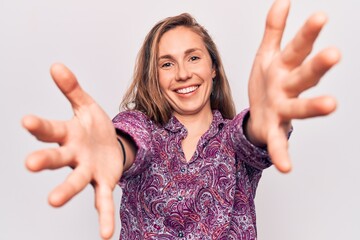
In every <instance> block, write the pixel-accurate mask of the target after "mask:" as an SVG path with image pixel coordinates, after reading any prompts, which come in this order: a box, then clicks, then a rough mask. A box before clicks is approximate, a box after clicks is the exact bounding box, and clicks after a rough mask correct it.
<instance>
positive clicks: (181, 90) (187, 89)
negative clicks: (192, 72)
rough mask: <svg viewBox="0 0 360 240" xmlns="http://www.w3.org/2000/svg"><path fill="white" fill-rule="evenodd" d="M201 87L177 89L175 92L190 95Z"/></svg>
mask: <svg viewBox="0 0 360 240" xmlns="http://www.w3.org/2000/svg"><path fill="white" fill-rule="evenodd" d="M199 86H200V85H196V86H191V87H186V88H179V89H176V90H175V92H176V93H180V94H188V93H192V92H194V91H195V90H196V89H198V88H199Z"/></svg>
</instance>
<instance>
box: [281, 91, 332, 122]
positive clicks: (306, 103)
mask: <svg viewBox="0 0 360 240" xmlns="http://www.w3.org/2000/svg"><path fill="white" fill-rule="evenodd" d="M335 109H336V100H335V99H334V98H333V97H330V96H322V97H316V98H312V99H300V98H296V99H292V100H289V101H288V102H287V103H284V104H283V105H282V106H281V107H280V114H281V117H282V118H283V119H285V120H291V119H305V118H311V117H317V116H325V115H328V114H330V113H332V112H333V111H335Z"/></svg>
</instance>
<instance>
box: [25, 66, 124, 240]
mask: <svg viewBox="0 0 360 240" xmlns="http://www.w3.org/2000/svg"><path fill="white" fill-rule="evenodd" d="M51 75H52V77H53V79H54V81H55V83H56V84H57V86H58V87H59V89H60V90H61V91H62V92H63V94H64V95H65V96H66V97H67V99H68V100H69V101H70V103H71V106H72V108H73V111H74V117H73V118H72V119H71V120H68V121H53V120H46V119H42V118H39V117H35V116H26V117H24V118H23V121H22V124H23V126H24V127H25V128H26V129H27V130H28V131H29V132H30V133H31V134H32V135H34V136H35V137H36V138H37V139H38V140H40V141H43V142H56V143H58V144H59V147H58V148H52V149H43V150H39V151H36V152H33V153H31V154H30V155H29V156H28V158H27V159H26V166H27V168H28V169H29V170H31V171H41V170H44V169H58V168H61V167H64V166H70V167H71V168H73V169H74V170H73V171H72V172H71V173H70V175H69V176H68V177H67V179H66V180H65V181H64V182H63V183H62V184H61V185H59V186H58V187H56V188H55V189H54V190H53V191H52V192H51V193H50V195H49V203H50V204H51V205H52V206H55V207H59V206H62V205H63V204H65V203H66V202H67V201H69V200H70V199H71V198H72V197H73V196H75V195H76V194H77V193H79V192H80V191H81V190H83V189H84V188H85V187H86V186H87V184H89V183H91V184H92V185H93V187H94V189H95V206H96V209H97V210H98V213H99V222H100V231H101V235H102V237H103V238H105V239H108V238H110V237H111V236H112V234H113V231H114V215H115V212H114V203H113V197H112V191H113V189H114V187H115V186H116V184H117V182H118V180H119V179H120V177H121V174H122V169H123V165H122V159H121V158H122V154H121V150H120V148H119V144H118V142H117V140H116V133H115V129H114V127H113V125H112V122H111V120H110V118H109V117H108V116H107V115H106V113H105V112H104V111H103V110H102V109H101V108H100V107H99V105H97V104H96V103H95V101H94V100H93V99H92V98H91V97H90V96H89V95H88V94H87V93H86V92H84V91H83V90H82V89H81V87H80V85H79V84H78V82H77V80H76V78H75V76H74V75H73V74H72V73H71V71H70V70H69V69H67V68H66V67H65V66H64V65H62V64H54V65H53V66H52V67H51Z"/></svg>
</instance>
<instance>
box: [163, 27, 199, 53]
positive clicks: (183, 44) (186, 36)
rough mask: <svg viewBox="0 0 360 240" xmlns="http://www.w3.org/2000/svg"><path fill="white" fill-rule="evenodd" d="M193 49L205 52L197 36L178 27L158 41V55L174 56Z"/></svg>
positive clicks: (188, 29) (187, 29)
mask: <svg viewBox="0 0 360 240" xmlns="http://www.w3.org/2000/svg"><path fill="white" fill-rule="evenodd" d="M193 48H197V49H200V50H203V51H206V47H205V43H204V41H203V39H202V38H201V36H200V35H199V34H197V33H195V32H194V31H193V30H191V29H190V28H187V27H183V26H179V27H176V28H174V29H171V30H169V31H167V32H166V33H164V34H163V35H162V37H161V38H160V41H159V46H158V54H159V55H163V54H171V55H176V54H179V53H184V52H185V51H186V50H188V49H193Z"/></svg>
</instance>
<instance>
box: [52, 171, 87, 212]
mask: <svg viewBox="0 0 360 240" xmlns="http://www.w3.org/2000/svg"><path fill="white" fill-rule="evenodd" d="M90 181H91V175H90V171H89V170H88V169H86V168H85V167H82V166H79V167H77V168H75V169H74V170H73V171H72V172H71V173H70V175H69V176H68V177H67V179H66V180H65V182H63V183H62V184H60V185H59V186H58V187H56V188H55V189H54V190H53V191H52V192H51V193H50V195H49V203H50V205H52V206H54V207H61V206H62V205H64V204H65V203H66V202H68V201H69V200H70V199H71V198H72V197H74V196H75V195H76V194H77V193H79V192H80V191H81V190H83V189H84V188H85V187H86V186H87V184H89V183H90Z"/></svg>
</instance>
